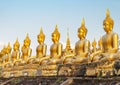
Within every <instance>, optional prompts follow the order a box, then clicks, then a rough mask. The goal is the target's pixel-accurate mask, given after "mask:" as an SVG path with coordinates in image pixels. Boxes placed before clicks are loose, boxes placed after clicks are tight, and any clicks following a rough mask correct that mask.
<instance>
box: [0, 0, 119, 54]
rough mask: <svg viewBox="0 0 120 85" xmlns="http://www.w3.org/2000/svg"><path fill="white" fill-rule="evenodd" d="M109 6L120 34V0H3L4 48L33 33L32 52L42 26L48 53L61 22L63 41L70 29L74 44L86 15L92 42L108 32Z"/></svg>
mask: <svg viewBox="0 0 120 85" xmlns="http://www.w3.org/2000/svg"><path fill="white" fill-rule="evenodd" d="M106 9H109V10H110V15H111V18H112V19H113V20H114V23H115V24H114V28H113V31H114V32H116V33H118V34H119V37H120V11H119V10H120V0H0V50H1V49H2V48H3V46H4V45H7V44H8V42H10V44H11V47H13V43H14V42H15V40H16V38H17V37H18V40H19V42H20V44H21V47H22V44H23V40H24V39H25V37H26V34H27V33H28V34H29V37H30V39H31V48H32V50H33V52H32V55H35V54H36V52H35V50H36V47H37V45H38V42H37V35H38V34H39V32H40V28H41V27H42V28H43V32H44V33H45V35H46V39H45V43H46V44H47V47H48V48H47V54H49V49H50V45H51V44H52V40H51V34H52V32H53V31H54V29H55V26H56V24H57V25H58V28H59V32H60V34H61V38H60V42H61V43H62V44H63V46H64V47H65V44H66V38H67V29H69V37H70V41H71V46H72V48H74V46H75V42H77V41H78V40H79V38H78V37H77V30H78V28H79V27H80V26H81V21H82V18H84V19H85V25H86V27H87V29H88V33H87V36H86V38H87V39H88V40H90V42H92V41H93V40H94V39H96V41H98V40H99V38H100V37H102V35H104V34H105V32H104V30H103V20H104V19H105V17H106Z"/></svg>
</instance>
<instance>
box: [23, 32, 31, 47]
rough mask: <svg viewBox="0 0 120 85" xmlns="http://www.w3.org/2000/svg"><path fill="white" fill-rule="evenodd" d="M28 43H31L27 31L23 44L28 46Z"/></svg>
mask: <svg viewBox="0 0 120 85" xmlns="http://www.w3.org/2000/svg"><path fill="white" fill-rule="evenodd" d="M30 43H31V40H30V38H29V36H28V33H27V35H26V38H25V40H24V46H25V47H26V48H27V47H29V46H30Z"/></svg>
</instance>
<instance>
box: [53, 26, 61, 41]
mask: <svg viewBox="0 0 120 85" xmlns="http://www.w3.org/2000/svg"><path fill="white" fill-rule="evenodd" d="M59 39H60V33H59V31H58V26H57V25H56V27H55V30H54V32H53V33H52V41H53V42H54V43H57V42H58V41H59Z"/></svg>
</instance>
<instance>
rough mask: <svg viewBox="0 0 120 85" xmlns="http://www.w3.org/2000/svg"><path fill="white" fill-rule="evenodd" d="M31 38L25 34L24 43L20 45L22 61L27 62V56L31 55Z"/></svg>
mask: <svg viewBox="0 0 120 85" xmlns="http://www.w3.org/2000/svg"><path fill="white" fill-rule="evenodd" d="M30 44H31V40H30V38H29V36H28V34H27V35H26V38H25V40H24V44H23V46H22V56H21V58H22V59H23V63H27V61H28V58H30V57H31V53H32V49H31V48H30Z"/></svg>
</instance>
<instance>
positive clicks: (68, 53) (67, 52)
mask: <svg viewBox="0 0 120 85" xmlns="http://www.w3.org/2000/svg"><path fill="white" fill-rule="evenodd" d="M67 31H68V30H67ZM62 55H63V58H62V59H63V64H71V58H72V57H73V56H74V51H73V49H71V46H70V38H69V32H67V40H66V48H65V49H64V50H63V53H62Z"/></svg>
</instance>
